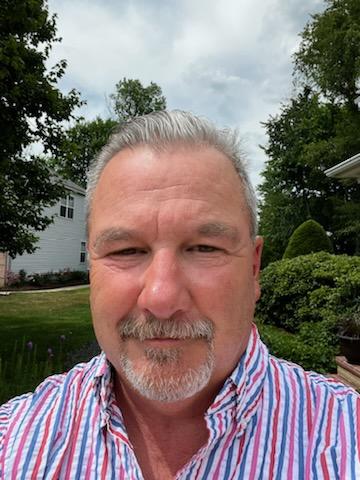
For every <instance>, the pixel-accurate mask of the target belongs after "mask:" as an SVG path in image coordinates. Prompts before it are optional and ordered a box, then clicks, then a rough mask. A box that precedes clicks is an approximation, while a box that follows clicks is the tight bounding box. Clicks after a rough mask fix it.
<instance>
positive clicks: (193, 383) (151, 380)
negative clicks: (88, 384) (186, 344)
mask: <svg viewBox="0 0 360 480" xmlns="http://www.w3.org/2000/svg"><path fill="white" fill-rule="evenodd" d="M182 354H183V353H182V352H181V350H180V349H178V348H167V349H158V348H147V349H146V350H145V357H146V359H147V362H148V363H149V365H147V366H146V367H143V368H142V369H135V368H134V364H133V362H132V361H131V360H130V359H129V358H128V357H127V356H126V355H125V354H124V353H122V354H121V357H120V366H121V369H122V371H123V373H124V375H125V378H126V380H127V381H128V382H129V383H130V385H131V386H132V387H133V388H134V389H135V390H136V391H137V392H139V393H140V394H141V395H142V396H144V397H145V398H148V399H149V400H156V401H158V402H177V401H179V400H185V399H186V398H190V397H192V396H193V395H195V394H196V393H198V392H200V391H201V390H202V389H203V388H204V387H205V386H206V385H207V384H208V383H209V381H210V377H211V374H212V372H213V369H214V355H213V348H212V344H208V352H207V356H206V359H205V361H204V362H203V363H201V364H200V365H199V366H197V367H196V368H187V369H184V368H183V367H182V366H181V356H182Z"/></svg>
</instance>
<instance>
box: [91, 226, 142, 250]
mask: <svg viewBox="0 0 360 480" xmlns="http://www.w3.org/2000/svg"><path fill="white" fill-rule="evenodd" d="M135 236H136V235H135V232H134V231H132V230H128V229H126V228H120V227H118V228H107V229H106V230H103V231H102V232H101V233H100V234H99V235H98V236H97V237H96V238H95V240H94V242H93V248H94V249H95V250H97V249H98V248H99V247H101V246H102V245H103V244H104V243H106V242H121V241H125V240H131V239H133V238H135Z"/></svg>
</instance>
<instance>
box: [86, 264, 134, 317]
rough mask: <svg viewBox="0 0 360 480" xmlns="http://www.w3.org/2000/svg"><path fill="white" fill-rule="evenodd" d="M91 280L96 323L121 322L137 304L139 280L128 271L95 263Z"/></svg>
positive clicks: (91, 299) (91, 298) (92, 306)
mask: <svg viewBox="0 0 360 480" xmlns="http://www.w3.org/2000/svg"><path fill="white" fill-rule="evenodd" d="M90 282H91V294H90V304H91V312H92V316H93V321H94V324H95V325H96V324H102V323H105V324H113V323H114V322H115V323H116V322H119V321H120V320H121V318H122V317H123V316H124V315H126V314H127V313H128V312H129V311H130V310H131V309H132V308H133V307H134V304H136V299H137V296H138V287H137V283H138V282H136V281H135V280H134V278H133V277H132V276H131V275H129V274H128V273H126V272H125V273H124V272H118V271H117V272H116V271H114V270H112V269H109V268H108V267H105V266H104V265H101V264H94V265H93V266H92V268H91V271H90Z"/></svg>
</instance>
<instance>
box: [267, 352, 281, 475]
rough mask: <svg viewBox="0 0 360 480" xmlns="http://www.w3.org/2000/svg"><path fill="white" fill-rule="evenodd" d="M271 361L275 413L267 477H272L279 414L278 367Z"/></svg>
mask: <svg viewBox="0 0 360 480" xmlns="http://www.w3.org/2000/svg"><path fill="white" fill-rule="evenodd" d="M271 363H272V364H273V367H274V376H275V379H274V380H275V405H276V408H275V413H274V422H273V425H272V438H271V453H270V467H269V478H274V467H275V452H276V447H277V434H278V423H279V415H280V401H281V397H280V382H279V372H278V367H277V365H276V364H275V362H274V361H273V360H271Z"/></svg>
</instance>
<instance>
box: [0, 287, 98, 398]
mask: <svg viewBox="0 0 360 480" xmlns="http://www.w3.org/2000/svg"><path fill="white" fill-rule="evenodd" d="M0 336H1V339H2V342H0V403H2V402H3V401H4V400H6V399H7V398H9V397H11V396H13V395H15V394H18V393H23V392H24V391H29V390H32V389H33V388H34V387H35V386H36V385H37V384H38V383H39V382H40V381H41V380H42V379H43V378H44V377H45V376H47V375H48V374H50V373H53V372H60V371H62V370H63V369H64V368H65V367H64V365H65V364H66V360H67V356H68V354H70V353H71V354H72V355H74V357H76V352H77V351H78V350H81V349H82V347H84V345H86V344H88V343H89V342H92V341H94V339H95V336H94V332H93V329H92V324H91V317H90V309H89V289H88V288H84V289H78V290H68V291H60V292H55V291H54V292H47V293H12V294H11V295H9V296H0ZM79 360H81V358H80V359H79Z"/></svg>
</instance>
